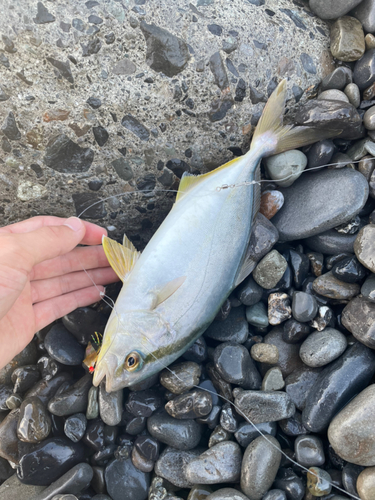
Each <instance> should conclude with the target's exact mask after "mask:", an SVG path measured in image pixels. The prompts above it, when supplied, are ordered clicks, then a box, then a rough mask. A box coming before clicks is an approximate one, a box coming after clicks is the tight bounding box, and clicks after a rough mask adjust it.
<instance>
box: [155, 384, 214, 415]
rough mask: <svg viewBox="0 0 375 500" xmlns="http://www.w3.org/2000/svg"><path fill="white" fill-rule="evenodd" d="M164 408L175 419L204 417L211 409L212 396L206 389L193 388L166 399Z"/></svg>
mask: <svg viewBox="0 0 375 500" xmlns="http://www.w3.org/2000/svg"><path fill="white" fill-rule="evenodd" d="M165 409H166V411H167V412H168V413H169V415H171V416H172V417H174V418H177V419H186V418H200V417H205V416H206V415H208V414H209V413H210V412H211V410H212V398H211V395H210V394H209V393H208V392H206V391H200V390H195V391H192V392H188V393H186V394H181V395H180V396H177V397H176V398H174V399H172V400H171V401H168V403H167V404H166V405H165Z"/></svg>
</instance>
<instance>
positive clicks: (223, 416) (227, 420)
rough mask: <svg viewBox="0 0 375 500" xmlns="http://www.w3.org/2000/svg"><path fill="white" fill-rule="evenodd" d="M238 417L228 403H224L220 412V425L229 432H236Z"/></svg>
mask: <svg viewBox="0 0 375 500" xmlns="http://www.w3.org/2000/svg"><path fill="white" fill-rule="evenodd" d="M239 420H240V417H239V416H238V414H237V413H236V411H235V410H234V408H233V406H232V405H231V404H230V403H225V404H224V405H223V407H222V409H221V413H220V425H221V427H222V428H223V429H224V430H225V431H228V432H230V433H234V432H236V430H237V429H238V424H239Z"/></svg>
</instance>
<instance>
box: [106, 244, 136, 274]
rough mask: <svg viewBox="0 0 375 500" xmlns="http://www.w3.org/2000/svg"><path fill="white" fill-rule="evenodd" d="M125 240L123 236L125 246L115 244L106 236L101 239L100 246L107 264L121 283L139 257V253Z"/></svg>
mask: <svg viewBox="0 0 375 500" xmlns="http://www.w3.org/2000/svg"><path fill="white" fill-rule="evenodd" d="M125 238H126V236H124V243H125V245H126V246H124V245H121V244H120V243H117V241H115V240H112V239H111V238H108V236H103V238H102V245H103V249H104V253H105V255H106V257H107V259H108V262H109V264H110V266H111V267H112V269H113V270H114V271H115V273H116V274H117V276H118V277H119V278H120V280H121V281H122V282H124V281H125V279H126V277H127V276H128V274H129V273H130V271H131V270H132V269H133V267H134V266H135V263H136V262H137V260H138V259H139V257H140V255H141V252H138V251H137V250H136V249H135V247H134V245H133V244H132V243H131V242H130V241H129V240H128V238H126V239H125Z"/></svg>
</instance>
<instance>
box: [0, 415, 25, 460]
mask: <svg viewBox="0 0 375 500" xmlns="http://www.w3.org/2000/svg"><path fill="white" fill-rule="evenodd" d="M19 415H20V410H19V409H16V410H12V411H11V412H10V413H8V415H7V416H6V417H5V418H4V420H3V421H2V422H1V423H0V457H2V458H5V460H9V461H10V462H13V463H15V464H17V463H18V459H19V453H18V437H17V424H18V420H19Z"/></svg>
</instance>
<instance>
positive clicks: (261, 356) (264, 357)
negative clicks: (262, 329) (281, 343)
mask: <svg viewBox="0 0 375 500" xmlns="http://www.w3.org/2000/svg"><path fill="white" fill-rule="evenodd" d="M250 354H251V357H252V358H253V360H254V361H258V362H259V363H269V364H275V363H277V362H278V361H279V350H278V348H277V347H276V346H275V345H272V344H263V343H261V342H260V343H259V344H254V345H253V346H252V347H251V350H250Z"/></svg>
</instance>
